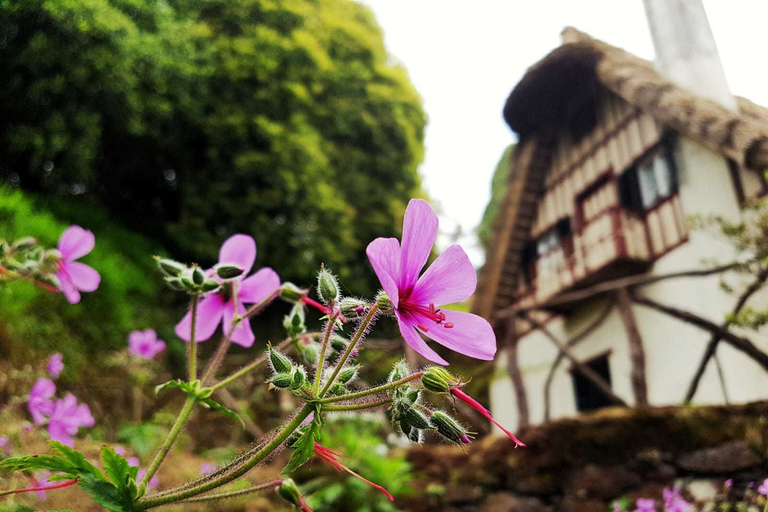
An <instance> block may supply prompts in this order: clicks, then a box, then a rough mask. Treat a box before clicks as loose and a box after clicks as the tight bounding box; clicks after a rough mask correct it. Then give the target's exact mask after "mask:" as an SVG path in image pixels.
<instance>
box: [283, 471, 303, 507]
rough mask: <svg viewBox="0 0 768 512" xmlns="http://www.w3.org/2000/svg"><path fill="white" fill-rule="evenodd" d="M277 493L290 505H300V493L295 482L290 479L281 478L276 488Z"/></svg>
mask: <svg viewBox="0 0 768 512" xmlns="http://www.w3.org/2000/svg"><path fill="white" fill-rule="evenodd" d="M277 493H278V494H279V495H280V497H281V498H283V499H284V500H285V501H287V502H288V503H290V504H291V505H295V506H297V507H300V506H302V500H301V493H300V492H299V488H298V487H297V486H296V482H294V481H293V480H292V479H290V478H286V479H285V480H283V483H282V484H280V486H279V487H278V488H277Z"/></svg>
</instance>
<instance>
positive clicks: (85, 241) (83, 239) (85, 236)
mask: <svg viewBox="0 0 768 512" xmlns="http://www.w3.org/2000/svg"><path fill="white" fill-rule="evenodd" d="M94 244H95V238H94V236H93V233H91V232H90V231H87V230H85V229H83V228H81V227H80V226H69V227H68V228H67V229H66V230H65V231H64V233H62V235H61V238H59V252H60V253H61V259H60V260H59V271H58V272H56V277H57V278H58V279H59V283H60V284H61V291H62V292H64V297H66V298H67V301H69V303H70V304H77V303H78V302H80V292H93V291H96V289H97V288H98V287H99V283H100V282H101V276H100V275H99V273H98V272H96V271H95V270H94V269H93V268H91V267H89V266H88V265H86V264H84V263H80V262H78V261H75V260H77V259H79V258H82V257H83V256H85V255H86V254H88V253H89V252H91V251H92V250H93V246H94Z"/></svg>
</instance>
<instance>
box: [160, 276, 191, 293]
mask: <svg viewBox="0 0 768 512" xmlns="http://www.w3.org/2000/svg"><path fill="white" fill-rule="evenodd" d="M165 282H166V283H167V284H168V286H169V287H170V288H171V289H173V290H176V291H177V292H183V291H184V290H186V287H185V286H184V283H182V282H181V278H180V277H166V278H165Z"/></svg>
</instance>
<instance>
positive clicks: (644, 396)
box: [614, 287, 648, 405]
mask: <svg viewBox="0 0 768 512" xmlns="http://www.w3.org/2000/svg"><path fill="white" fill-rule="evenodd" d="M614 297H615V298H616V306H617V307H618V310H619V316H620V317H621V322H622V323H623V324H624V330H625V331H626V333H627V341H628V342H629V354H630V360H631V363H632V372H631V374H630V376H631V379H632V391H633V393H634V395H635V405H648V384H647V383H646V380H645V349H644V348H643V337H642V335H641V334H640V328H639V327H638V326H637V320H636V319H635V314H634V312H633V311H632V302H631V301H630V299H629V292H628V291H627V287H624V288H619V289H618V290H616V292H614Z"/></svg>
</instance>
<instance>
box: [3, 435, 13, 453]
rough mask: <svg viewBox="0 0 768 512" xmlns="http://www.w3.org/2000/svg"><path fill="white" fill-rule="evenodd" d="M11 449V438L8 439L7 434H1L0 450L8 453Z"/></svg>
mask: <svg viewBox="0 0 768 512" xmlns="http://www.w3.org/2000/svg"><path fill="white" fill-rule="evenodd" d="M12 451H13V444H12V443H11V440H10V439H8V436H7V435H5V434H3V435H2V436H0V452H3V453H5V454H6V455H10V454H11V452H12Z"/></svg>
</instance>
